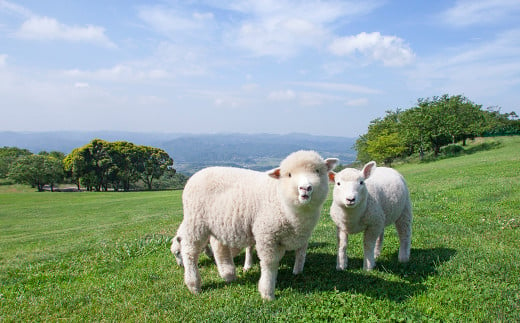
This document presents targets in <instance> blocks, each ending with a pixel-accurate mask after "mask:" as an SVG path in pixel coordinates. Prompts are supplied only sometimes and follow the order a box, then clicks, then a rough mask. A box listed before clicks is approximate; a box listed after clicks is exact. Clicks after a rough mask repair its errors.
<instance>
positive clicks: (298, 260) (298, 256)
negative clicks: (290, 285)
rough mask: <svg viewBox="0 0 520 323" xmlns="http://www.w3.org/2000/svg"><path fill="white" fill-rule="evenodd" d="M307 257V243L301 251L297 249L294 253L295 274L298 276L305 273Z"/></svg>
mask: <svg viewBox="0 0 520 323" xmlns="http://www.w3.org/2000/svg"><path fill="white" fill-rule="evenodd" d="M306 255H307V242H306V243H305V244H304V245H303V246H302V247H301V248H299V249H296V251H295V253H294V268H293V274H294V275H298V274H301V273H302V272H303V266H304V265H305V256H306Z"/></svg>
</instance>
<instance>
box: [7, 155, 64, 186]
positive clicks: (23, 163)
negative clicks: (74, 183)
mask: <svg viewBox="0 0 520 323" xmlns="http://www.w3.org/2000/svg"><path fill="white" fill-rule="evenodd" d="M63 175H64V173H63V163H62V161H61V160H60V159H57V158H55V157H52V156H49V155H29V156H24V157H21V158H20V159H18V160H17V162H16V164H15V165H13V166H12V167H11V169H10V172H9V178H10V179H12V180H14V181H15V182H17V183H20V184H29V185H31V186H33V187H36V188H37V189H38V191H40V192H41V191H43V187H44V186H45V185H46V184H48V185H50V186H51V190H54V185H55V184H57V183H59V182H61V180H62V179H63Z"/></svg>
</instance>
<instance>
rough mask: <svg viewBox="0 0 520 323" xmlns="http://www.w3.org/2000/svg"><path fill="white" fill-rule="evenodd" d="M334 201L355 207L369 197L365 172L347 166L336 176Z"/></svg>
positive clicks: (347, 206) (348, 206) (344, 205)
mask: <svg viewBox="0 0 520 323" xmlns="http://www.w3.org/2000/svg"><path fill="white" fill-rule="evenodd" d="M333 198H334V203H337V204H338V205H340V206H343V207H346V208H355V207H357V206H359V205H360V204H361V203H362V202H363V201H365V200H366V198H367V188H366V185H365V176H363V173H362V172H360V171H358V170H356V169H353V168H345V169H344V170H342V171H341V172H339V173H338V174H336V176H335V183H334V191H333Z"/></svg>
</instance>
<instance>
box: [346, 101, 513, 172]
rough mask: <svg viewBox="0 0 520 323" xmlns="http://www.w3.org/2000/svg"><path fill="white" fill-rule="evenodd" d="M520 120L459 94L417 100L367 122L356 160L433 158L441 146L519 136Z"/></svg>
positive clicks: (388, 160) (387, 161)
mask: <svg viewBox="0 0 520 323" xmlns="http://www.w3.org/2000/svg"><path fill="white" fill-rule="evenodd" d="M518 134H520V120H519V119H518V115H517V114H516V113H515V112H511V113H501V112H500V108H498V107H488V108H487V109H485V110H483V109H482V105H478V104H475V103H474V102H472V101H470V100H469V99H468V98H466V97H464V96H462V95H455V96H449V95H447V94H445V95H442V96H440V97H437V96H436V97H433V98H427V99H418V100H417V105H416V106H414V107H412V108H410V109H407V110H401V109H396V110H395V111H387V112H386V115H385V116H384V117H383V118H377V119H375V120H372V121H371V122H370V125H369V126H368V131H367V133H366V134H363V135H361V136H360V137H359V138H358V140H357V141H356V144H355V149H356V151H357V154H358V155H357V159H358V160H359V161H361V162H367V161H370V160H376V161H378V162H382V163H384V164H387V165H390V164H391V163H392V162H393V161H394V160H395V159H397V158H404V157H408V156H411V155H414V154H417V155H419V157H420V158H421V159H422V158H423V157H424V156H425V154H426V153H433V155H434V156H435V157H437V156H438V155H439V153H440V152H441V148H442V147H443V146H446V145H449V144H455V143H457V142H461V143H462V145H463V146H465V145H466V140H467V139H472V138H475V137H478V136H498V135H518Z"/></svg>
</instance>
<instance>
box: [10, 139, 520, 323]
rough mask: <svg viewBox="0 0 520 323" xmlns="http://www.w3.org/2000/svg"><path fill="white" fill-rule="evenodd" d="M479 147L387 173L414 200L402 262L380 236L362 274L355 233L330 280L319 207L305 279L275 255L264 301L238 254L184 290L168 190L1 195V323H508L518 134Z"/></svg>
mask: <svg viewBox="0 0 520 323" xmlns="http://www.w3.org/2000/svg"><path fill="white" fill-rule="evenodd" d="M490 142H491V144H490ZM484 143H485V144H486V146H482V143H480V142H475V143H474V144H473V146H472V147H476V148H474V151H473V153H471V154H465V155H463V156H461V157H456V158H449V159H444V160H441V161H437V162H430V163H424V164H405V165H400V166H399V167H398V169H399V170H400V171H401V172H402V173H403V175H404V176H405V177H406V179H407V181H408V183H409V186H410V191H411V195H412V201H413V204H414V226H413V229H414V234H413V243H412V252H411V261H410V262H409V263H408V264H404V265H403V264H399V263H398V262H397V249H398V241H397V237H396V234H395V229H394V228H393V227H389V228H388V229H387V232H386V236H385V246H384V248H383V251H382V254H381V257H380V258H379V259H378V265H377V269H376V270H374V271H372V272H365V271H363V270H362V269H361V268H362V247H361V243H362V242H361V235H356V236H353V237H352V238H351V239H350V243H349V257H350V259H349V269H348V270H347V271H344V272H337V271H336V270H335V261H336V251H335V249H336V241H335V239H336V238H335V236H336V233H335V228H334V225H333V223H332V221H331V220H330V218H329V216H328V209H329V207H330V200H329V201H328V202H327V203H326V205H325V208H324V211H323V216H322V218H321V220H320V222H319V224H318V226H317V227H316V230H315V232H314V233H313V236H312V238H311V242H310V246H309V250H308V257H307V262H306V265H305V270H304V273H303V275H301V276H293V275H292V273H291V270H292V263H293V261H294V255H293V253H292V252H289V253H287V254H286V256H285V257H284V259H283V260H282V264H281V267H280V272H279V276H278V283H277V286H276V297H277V299H276V300H275V301H273V302H263V301H262V300H261V299H260V296H259V294H258V292H257V282H258V278H259V275H260V270H259V265H258V261H256V264H255V266H254V267H253V268H252V270H251V271H249V272H248V273H242V271H241V270H240V269H241V263H242V262H243V260H244V256H243V254H242V255H240V256H239V257H237V259H236V263H237V264H239V266H238V269H239V275H238V276H239V277H238V279H237V281H236V282H233V283H230V284H227V283H224V282H223V281H222V279H220V277H219V276H218V273H217V270H216V267H215V264H214V262H213V261H212V260H210V259H208V258H207V257H206V256H205V255H203V256H201V259H200V269H201V275H202V283H203V285H202V289H203V292H202V293H201V294H200V295H191V294H190V293H189V292H188V291H187V289H186V288H185V286H184V284H183V271H182V269H181V268H179V267H177V265H176V264H175V262H174V259H173V257H172V256H171V254H170V252H169V243H168V241H169V239H170V238H171V237H172V236H173V235H174V233H175V229H176V227H177V226H178V224H179V223H180V221H181V219H182V204H181V192H180V191H162V192H138V193H35V192H31V189H29V188H24V187H20V186H15V187H11V186H8V187H1V188H0V322H4V321H5V322H10V321H24V322H25V321H58V320H62V319H63V320H67V321H70V320H72V321H79V320H81V321H101V320H103V321H145V320H146V321H163V320H168V321H201V320H202V321H210V320H211V321H266V320H272V321H295V320H299V321H305V320H307V321H320V320H322V321H323V320H345V321H405V320H409V321H504V322H511V321H519V320H520V305H519V304H520V247H519V241H520V214H519V210H520V137H503V138H495V139H487V140H486V141H485V142H484ZM469 148H471V147H469ZM484 148H485V149H484Z"/></svg>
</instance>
